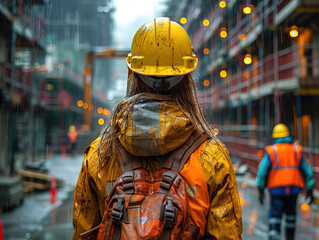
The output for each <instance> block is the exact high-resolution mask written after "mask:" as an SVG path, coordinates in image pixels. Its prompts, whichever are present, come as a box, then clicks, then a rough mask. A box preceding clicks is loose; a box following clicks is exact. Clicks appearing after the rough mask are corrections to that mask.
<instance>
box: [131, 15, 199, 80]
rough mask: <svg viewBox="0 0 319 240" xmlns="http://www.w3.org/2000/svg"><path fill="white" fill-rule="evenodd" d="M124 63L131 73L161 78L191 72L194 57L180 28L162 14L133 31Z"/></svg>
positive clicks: (194, 65)
mask: <svg viewBox="0 0 319 240" xmlns="http://www.w3.org/2000/svg"><path fill="white" fill-rule="evenodd" d="M126 63H127V66H128V67H129V69H131V70H132V71H133V72H135V73H138V74H141V75H148V76H158V77H165V76H178V75H185V74H187V73H190V72H192V71H194V69H195V68H196V66H197V58H196V55H195V54H194V52H193V48H192V45H191V41H190V39H189V37H188V35H187V33H186V31H185V30H184V29H183V27H182V26H180V25H179V24H177V23H176V22H173V21H171V20H170V19H169V18H164V17H163V18H155V19H154V21H151V22H148V23H146V24H144V25H142V26H141V27H140V28H139V29H138V30H137V32H136V33H135V35H134V38H133V41H132V46H131V53H129V54H128V57H127V58H126Z"/></svg>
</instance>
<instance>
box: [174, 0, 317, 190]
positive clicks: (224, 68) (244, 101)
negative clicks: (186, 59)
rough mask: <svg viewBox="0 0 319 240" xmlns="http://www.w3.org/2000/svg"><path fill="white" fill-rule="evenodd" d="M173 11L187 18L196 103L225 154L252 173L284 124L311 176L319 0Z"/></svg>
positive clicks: (201, 5) (186, 6) (213, 4)
mask: <svg viewBox="0 0 319 240" xmlns="http://www.w3.org/2000/svg"><path fill="white" fill-rule="evenodd" d="M220 2H224V3H225V6H223V7H221V5H220ZM173 9H175V15H174V14H172V8H170V15H171V16H172V15H173V16H174V17H173V20H175V21H177V22H179V20H180V18H182V17H186V19H187V23H186V24H185V25H184V27H185V29H186V30H187V31H188V33H189V34H190V36H191V39H192V44H193V47H194V50H195V53H196V55H197V57H198V58H199V65H198V68H197V70H196V71H195V72H194V77H195V78H196V80H197V81H198V95H199V102H200V104H201V105H202V107H203V109H204V110H205V112H206V115H207V116H208V118H209V120H210V122H211V123H212V127H214V128H215V127H217V128H218V129H219V132H220V135H219V137H220V138H221V139H222V140H223V142H224V143H225V144H226V146H227V148H228V149H229V151H230V154H231V155H233V156H235V157H239V158H240V159H241V160H242V161H243V162H245V163H247V164H248V165H249V166H250V171H251V173H252V174H256V173H257V169H258V164H259V161H260V159H261V158H260V157H262V154H260V151H263V149H264V148H265V146H266V145H268V144H270V143H271V141H272V139H271V131H272V128H273V126H274V125H275V124H276V123H279V122H283V123H285V124H286V125H288V127H289V128H290V131H291V134H292V135H293V136H294V138H295V139H296V140H297V141H298V142H299V143H301V145H302V146H303V149H304V152H305V154H306V157H307V158H308V159H309V160H310V162H311V164H312V165H313V168H314V172H315V174H316V176H317V177H318V176H319V168H318V167H319V136H318V131H315V129H318V128H319V111H318V110H316V109H314V108H313V107H312V106H313V104H314V102H318V100H319V81H318V80H319V73H318V72H319V60H318V59H319V51H318V50H319V38H318V37H319V33H318V31H317V30H316V29H317V28H318V22H319V21H318V20H319V19H318V12H319V3H318V2H316V1H307V0H302V1H296V0H280V1H272V0H263V1H254V0H249V1H239V0H229V1H206V0H203V1H189V0H184V1H181V2H180V3H179V4H178V6H174V8H173ZM204 20H205V21H206V24H204V22H203V21H204ZM207 23H208V24H207ZM292 30H294V31H295V32H293V33H291V31H292ZM291 34H295V35H291ZM245 58H247V60H248V61H247V62H245V61H246V59H245ZM258 153H259V154H258ZM316 188H317V189H319V184H317V186H316Z"/></svg>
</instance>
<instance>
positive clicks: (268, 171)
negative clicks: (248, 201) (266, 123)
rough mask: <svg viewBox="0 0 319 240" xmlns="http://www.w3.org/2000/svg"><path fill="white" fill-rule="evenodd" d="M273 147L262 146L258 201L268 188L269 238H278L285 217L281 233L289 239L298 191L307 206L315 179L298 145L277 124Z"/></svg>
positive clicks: (292, 229)
mask: <svg viewBox="0 0 319 240" xmlns="http://www.w3.org/2000/svg"><path fill="white" fill-rule="evenodd" d="M272 137H273V138H274V142H273V145H270V146H267V147H266V153H265V155H264V157H263V159H262V160H261V162H260V165H259V168H258V173H257V187H258V189H259V193H260V195H259V201H260V203H261V204H263V203H264V189H265V188H266V187H267V188H268V189H269V193H270V197H271V208H270V210H269V219H268V222H269V232H268V235H269V239H270V240H272V239H274V240H275V239H280V228H281V218H282V215H283V214H285V215H286V218H285V219H286V224H285V228H286V231H285V234H286V239H287V240H293V239H294V236H295V225H296V202H297V197H298V194H299V192H300V191H301V190H302V189H304V188H306V190H307V198H309V204H311V203H312V201H313V188H314V186H315V179H314V176H313V172H312V169H311V167H310V166H309V164H308V162H307V160H306V158H305V156H304V155H303V153H302V148H301V146H300V145H294V144H293V143H292V140H293V139H292V138H291V136H290V134H289V130H288V127H287V126H286V125H285V124H283V123H279V124H277V125H276V126H275V127H274V129H273V133H272Z"/></svg>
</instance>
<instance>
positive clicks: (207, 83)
mask: <svg viewBox="0 0 319 240" xmlns="http://www.w3.org/2000/svg"><path fill="white" fill-rule="evenodd" d="M203 84H204V86H205V87H208V86H209V80H207V79H205V80H204V82H203Z"/></svg>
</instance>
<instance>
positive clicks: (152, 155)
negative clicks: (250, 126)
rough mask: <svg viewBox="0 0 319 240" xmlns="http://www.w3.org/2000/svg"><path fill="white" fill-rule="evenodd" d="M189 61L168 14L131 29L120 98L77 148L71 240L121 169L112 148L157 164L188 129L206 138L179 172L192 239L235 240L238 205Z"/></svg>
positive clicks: (98, 210)
mask: <svg viewBox="0 0 319 240" xmlns="http://www.w3.org/2000/svg"><path fill="white" fill-rule="evenodd" d="M197 61H198V60H197V58H196V56H195V54H194V53H193V48H192V46H191V42H190V39H189V37H188V35H187V33H186V31H185V30H184V29H183V28H182V27H181V26H180V25H179V24H177V23H175V22H173V21H170V19H169V18H156V19H154V21H151V22H149V23H146V24H144V25H142V26H141V27H140V28H139V29H138V31H137V32H136V34H135V36H134V38H133V42H132V47H131V53H130V54H129V55H128V57H127V59H126V62H127V66H128V68H129V70H128V80H127V94H126V97H125V98H124V100H123V101H121V102H120V103H119V104H118V105H117V107H116V108H115V110H114V111H113V113H112V117H111V121H110V124H109V125H108V126H107V127H106V128H105V130H104V131H103V132H102V134H101V136H100V137H98V138H97V139H96V140H95V141H94V142H93V143H92V144H91V145H90V146H89V147H88V148H87V149H86V150H85V158H84V162H83V166H82V170H81V173H80V175H79V179H78V182H77V186H76V190H75V194H74V209H73V226H74V235H73V239H74V240H75V239H80V237H79V236H80V234H81V233H83V232H85V231H87V230H89V229H92V228H94V227H96V226H98V225H99V224H100V223H101V220H102V216H103V214H104V210H105V207H104V204H105V199H106V198H107V196H108V195H109V194H110V192H111V191H112V189H113V186H114V183H115V181H116V179H117V178H118V177H119V176H120V175H121V174H122V173H123V168H121V167H122V166H121V161H120V160H119V159H120V157H119V148H121V147H124V149H125V151H127V152H128V154H130V155H131V156H134V157H137V158H141V159H144V160H145V159H146V166H147V168H148V169H157V168H160V165H161V159H162V158H165V156H167V154H169V153H170V152H173V151H175V150H176V149H178V148H179V147H180V146H182V145H183V144H184V143H185V142H186V141H188V139H189V137H190V136H191V135H192V134H193V133H194V132H195V131H197V132H199V133H200V134H202V135H208V136H209V139H208V140H206V141H204V142H203V143H202V144H201V145H200V146H199V147H198V148H197V149H196V150H195V151H193V152H192V154H191V155H190V157H189V159H188V160H187V162H186V163H185V165H184V168H183V169H182V170H181V171H180V175H181V176H182V178H183V179H184V180H185V182H186V189H187V193H188V195H189V206H188V209H189V214H190V218H189V221H190V224H191V227H192V228H193V230H194V231H193V230H192V234H193V239H199V238H201V237H204V238H205V239H206V238H207V239H241V233H242V219H241V206H240V202H239V197H238V190H237V184H236V179H235V174H234V171H233V167H232V163H231V160H230V157H229V154H228V151H227V149H226V148H225V146H224V145H223V144H222V143H221V142H220V141H219V140H218V139H217V138H216V137H215V136H214V134H213V133H212V131H211V129H210V127H209V125H208V124H207V122H206V120H205V119H204V117H203V114H202V112H201V110H200V107H199V104H198V101H197V96H196V87H195V83H194V80H193V78H192V76H191V75H190V73H191V72H192V71H194V69H195V68H196V66H197ZM143 219H144V220H143V221H147V219H148V218H147V217H145V218H143ZM156 239H157V238H156Z"/></svg>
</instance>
